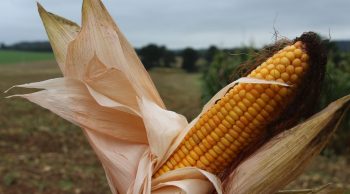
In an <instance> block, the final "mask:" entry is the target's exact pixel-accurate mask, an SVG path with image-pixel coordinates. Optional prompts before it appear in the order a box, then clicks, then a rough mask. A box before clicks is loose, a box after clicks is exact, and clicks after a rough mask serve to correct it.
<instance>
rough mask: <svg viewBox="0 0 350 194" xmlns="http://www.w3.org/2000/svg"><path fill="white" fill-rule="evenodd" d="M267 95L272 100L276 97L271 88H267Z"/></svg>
mask: <svg viewBox="0 0 350 194" xmlns="http://www.w3.org/2000/svg"><path fill="white" fill-rule="evenodd" d="M265 93H266V94H267V95H268V96H270V97H271V98H273V97H274V96H275V92H274V91H273V90H271V89H270V88H267V89H266V90H265Z"/></svg>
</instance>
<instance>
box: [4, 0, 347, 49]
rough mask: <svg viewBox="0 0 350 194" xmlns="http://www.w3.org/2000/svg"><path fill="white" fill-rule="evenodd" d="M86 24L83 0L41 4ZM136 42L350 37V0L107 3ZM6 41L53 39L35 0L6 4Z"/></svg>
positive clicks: (200, 44) (230, 43)
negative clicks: (309, 35) (315, 34)
mask: <svg viewBox="0 0 350 194" xmlns="http://www.w3.org/2000/svg"><path fill="white" fill-rule="evenodd" d="M39 2H40V3H41V4H42V5H43V6H44V7H45V8H46V9H47V10H49V11H51V12H53V13H56V14H58V15H61V16H64V17H66V18H68V19H71V20H73V21H75V22H77V23H80V18H81V17H80V13H81V3H82V1H81V0H39ZM103 2H104V3H105V5H106V7H107V9H108V10H109V11H110V13H111V14H112V16H113V17H114V19H115V20H116V21H117V23H118V24H119V26H120V27H121V29H122V31H123V32H124V33H125V34H126V36H127V37H128V39H129V40H130V42H131V43H132V44H133V45H134V46H136V47H139V46H143V45H146V44H148V43H157V44H161V45H166V46H167V47H169V48H182V47H186V46H192V47H196V48H204V47H207V46H209V45H217V46H219V47H234V46H241V45H250V44H252V43H253V44H254V45H255V46H261V45H263V44H266V43H271V42H272V41H273V40H274V38H273V32H274V30H273V27H275V28H276V29H277V30H278V32H279V33H280V35H282V36H285V37H288V38H294V37H296V36H299V35H300V34H301V33H302V32H304V31H310V30H312V31H316V32H319V33H321V34H322V35H325V36H328V34H329V32H330V35H331V38H332V39H350V1H349V0H288V1H286V0H241V1H238V0H171V1H169V0H104V1H103ZM0 8H1V11H0V18H1V19H0V42H5V43H6V44H11V43H14V42H18V41H23V40H28V41H34V40H47V38H46V34H45V31H44V28H43V26H42V23H41V21H40V19H39V15H38V13H37V10H36V2H35V1H32V0H0Z"/></svg>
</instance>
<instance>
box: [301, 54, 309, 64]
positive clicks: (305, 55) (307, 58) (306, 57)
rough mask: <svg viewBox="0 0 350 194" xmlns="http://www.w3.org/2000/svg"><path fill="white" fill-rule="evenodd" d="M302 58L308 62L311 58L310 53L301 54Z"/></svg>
mask: <svg viewBox="0 0 350 194" xmlns="http://www.w3.org/2000/svg"><path fill="white" fill-rule="evenodd" d="M301 60H302V61H303V62H307V61H308V60H309V55H307V54H303V55H302V56H301Z"/></svg>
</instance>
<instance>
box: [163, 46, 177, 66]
mask: <svg viewBox="0 0 350 194" xmlns="http://www.w3.org/2000/svg"><path fill="white" fill-rule="evenodd" d="M160 49H161V52H162V65H164V66H165V67H171V65H172V64H173V63H175V54H174V52H172V51H170V50H168V49H167V48H166V47H165V46H161V47H160Z"/></svg>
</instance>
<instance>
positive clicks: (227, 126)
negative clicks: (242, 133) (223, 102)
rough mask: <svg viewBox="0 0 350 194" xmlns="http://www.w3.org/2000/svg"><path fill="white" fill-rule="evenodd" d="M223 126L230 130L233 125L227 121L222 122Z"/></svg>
mask: <svg viewBox="0 0 350 194" xmlns="http://www.w3.org/2000/svg"><path fill="white" fill-rule="evenodd" d="M222 124H223V125H224V126H225V127H226V128H230V127H231V126H232V125H231V124H230V123H229V122H228V121H226V120H222Z"/></svg>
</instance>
